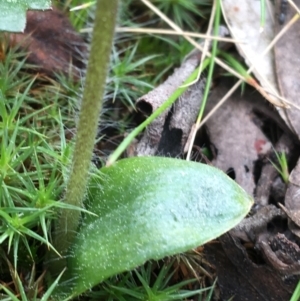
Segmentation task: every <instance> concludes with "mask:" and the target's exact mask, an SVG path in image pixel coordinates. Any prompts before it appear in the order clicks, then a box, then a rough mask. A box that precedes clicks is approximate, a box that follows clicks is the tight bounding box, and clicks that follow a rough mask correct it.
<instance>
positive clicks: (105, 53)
mask: <svg viewBox="0 0 300 301" xmlns="http://www.w3.org/2000/svg"><path fill="white" fill-rule="evenodd" d="M117 11H118V0H98V1H97V5H96V13H95V24H94V29H93V35H92V43H91V50H90V55H89V61H88V67H87V73H86V80H85V87H84V92H83V97H82V104H81V109H80V115H79V122H78V125H77V134H76V141H75V149H74V155H73V160H72V166H71V170H70V178H69V180H68V183H67V188H66V195H65V202H66V203H67V204H71V205H74V206H77V207H82V201H83V198H84V195H85V192H86V185H87V182H88V172H89V168H90V164H91V159H92V154H93V147H94V143H95V137H96V133H97V126H98V120H99V116H100V112H101V108H102V99H103V95H104V89H105V82H106V76H107V70H108V65H109V58H110V52H111V46H112V40H113V34H114V29H115V24H116V18H117ZM79 221H80V211H77V210H69V209H64V210H63V211H62V212H61V214H60V216H59V219H58V221H57V224H56V229H55V237H54V247H55V248H56V250H57V251H58V252H59V253H60V254H61V255H65V254H66V252H67V250H68V248H69V247H70V245H71V244H72V242H73V240H74V237H75V235H76V230H77V227H78V224H79ZM53 264H54V265H55V267H52V270H53V271H55V273H59V272H60V271H61V270H62V268H63V267H64V264H65V262H63V260H57V261H54V262H53Z"/></svg>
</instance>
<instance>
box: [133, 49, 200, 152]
mask: <svg viewBox="0 0 300 301" xmlns="http://www.w3.org/2000/svg"><path fill="white" fill-rule="evenodd" d="M200 57H201V54H200V52H198V51H194V52H193V53H192V54H191V55H190V56H188V57H187V59H186V60H185V61H184V62H183V63H182V65H181V66H180V67H179V68H177V69H175V71H174V73H173V74H172V75H171V76H170V77H169V78H168V79H167V80H166V81H165V82H164V83H163V84H161V85H160V86H158V87H157V88H155V89H154V90H152V91H150V92H149V93H148V94H146V95H144V96H142V97H140V98H139V99H138V100H137V104H136V105H137V109H138V110H139V111H140V112H142V113H143V114H144V115H145V116H149V115H151V114H152V113H153V112H154V111H155V110H156V109H158V108H159V107H160V106H161V105H162V104H163V103H164V102H165V101H166V100H167V99H168V98H169V97H170V96H171V95H172V94H173V93H174V92H175V91H176V89H177V88H179V87H180V86H181V85H182V84H183V83H184V81H185V80H186V79H187V78H188V77H189V76H190V75H191V74H192V72H193V71H194V70H195V69H196V67H197V66H198V65H199V62H200ZM204 85H205V80H204V79H200V80H199V81H198V82H197V83H195V84H193V85H192V86H190V87H189V88H188V89H187V90H186V91H185V92H184V93H183V94H182V96H181V97H180V98H179V99H178V100H177V101H176V103H175V104H174V105H173V106H172V107H170V108H169V109H167V110H166V111H165V112H164V113H162V114H161V115H160V116H159V117H158V118H156V119H155V120H154V121H153V122H152V123H151V125H149V126H148V128H147V129H146V131H145V133H144V135H143V137H142V138H141V140H140V141H139V143H138V144H137V147H136V151H135V155H136V156H153V155H163V156H164V155H166V156H172V157H176V156H179V155H180V154H181V153H182V149H183V146H184V144H185V142H186V139H187V137H188V134H189V131H190V129H191V127H192V125H193V123H194V121H195V119H196V117H197V113H198V110H199V108H200V104H201V100H202V92H203V89H204Z"/></svg>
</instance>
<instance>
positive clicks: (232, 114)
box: [206, 82, 271, 195]
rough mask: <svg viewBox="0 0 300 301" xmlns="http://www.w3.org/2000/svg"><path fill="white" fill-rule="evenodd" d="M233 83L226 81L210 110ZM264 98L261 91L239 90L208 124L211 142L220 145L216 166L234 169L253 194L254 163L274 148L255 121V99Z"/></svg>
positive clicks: (217, 90) (213, 95) (213, 97)
mask: <svg viewBox="0 0 300 301" xmlns="http://www.w3.org/2000/svg"><path fill="white" fill-rule="evenodd" d="M229 87H230V83H228V84H226V82H224V83H222V84H221V85H219V86H218V87H216V88H215V89H214V90H213V92H212V93H211V95H210V97H209V100H208V107H207V109H208V111H209V110H210V109H211V108H213V107H214V106H215V105H216V103H217V102H218V100H219V99H221V98H222V96H223V95H224V94H225V93H226V92H227V90H228V89H229ZM257 98H260V95H259V94H258V93H252V92H251V93H249V91H248V90H246V92H245V93H244V95H243V96H241V95H240V92H236V93H235V94H233V96H231V98H230V99H228V100H227V102H226V103H225V104H224V105H223V106H222V107H221V108H220V109H219V110H218V111H216V113H215V114H214V115H213V116H212V117H211V118H210V120H209V121H208V122H207V123H206V125H207V128H208V134H209V137H210V141H211V143H212V144H213V145H214V147H215V148H216V152H217V158H216V159H215V160H214V161H213V165H215V166H216V167H218V168H220V169H222V170H223V171H225V172H230V171H231V172H233V173H234V175H235V180H236V181H237V183H238V184H240V185H241V186H242V187H243V188H244V189H245V190H246V191H247V192H248V193H249V194H251V195H253V192H254V188H255V183H254V176H253V174H254V173H253V171H254V164H255V161H257V160H258V159H259V156H260V155H263V154H265V153H266V152H267V151H268V150H270V147H271V144H270V142H269V140H268V138H267V137H266V136H265V135H264V134H263V133H262V131H261V130H260V128H259V127H257V126H256V125H255V124H254V122H253V119H254V115H253V113H252V110H253V103H251V100H253V99H257Z"/></svg>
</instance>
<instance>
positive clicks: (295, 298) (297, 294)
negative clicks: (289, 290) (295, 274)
mask: <svg viewBox="0 0 300 301" xmlns="http://www.w3.org/2000/svg"><path fill="white" fill-rule="evenodd" d="M299 300H300V281H299V282H298V284H297V286H296V288H295V290H294V293H293V295H292V297H291V300H290V301H299Z"/></svg>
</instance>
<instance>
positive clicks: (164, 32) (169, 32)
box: [116, 27, 244, 44]
mask: <svg viewBox="0 0 300 301" xmlns="http://www.w3.org/2000/svg"><path fill="white" fill-rule="evenodd" d="M116 32H130V33H145V34H161V35H175V36H182V33H181V32H177V31H174V30H170V29H157V28H137V27H117V28H116ZM183 34H184V35H185V36H187V37H194V38H203V39H208V40H217V41H221V42H228V43H235V44H237V43H239V44H242V43H244V42H242V41H239V40H235V39H231V38H225V37H221V36H211V35H209V34H202V33H194V32H189V31H183Z"/></svg>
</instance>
